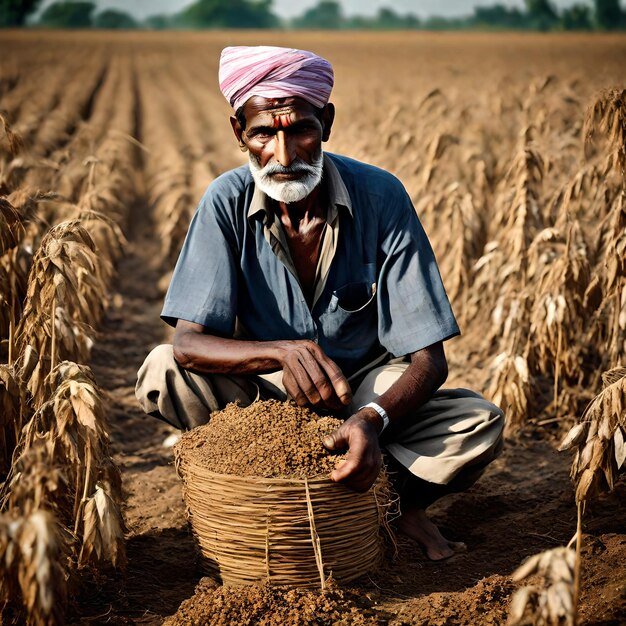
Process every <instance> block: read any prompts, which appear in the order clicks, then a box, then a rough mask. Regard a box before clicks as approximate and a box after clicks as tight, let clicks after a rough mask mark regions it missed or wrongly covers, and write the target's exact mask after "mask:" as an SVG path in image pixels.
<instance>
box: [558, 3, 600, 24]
mask: <svg viewBox="0 0 626 626" xmlns="http://www.w3.org/2000/svg"><path fill="white" fill-rule="evenodd" d="M561 26H562V27H563V29H564V30H591V29H592V27H593V24H592V21H591V9H590V8H589V7H588V6H587V5H585V4H574V5H572V6H571V7H567V8H566V9H563V12H562V13H561Z"/></svg>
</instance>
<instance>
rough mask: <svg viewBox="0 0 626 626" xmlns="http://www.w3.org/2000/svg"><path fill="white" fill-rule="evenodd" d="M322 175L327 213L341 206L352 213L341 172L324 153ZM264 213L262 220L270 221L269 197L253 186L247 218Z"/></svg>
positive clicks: (333, 211) (334, 211)
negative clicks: (325, 189)
mask: <svg viewBox="0 0 626 626" xmlns="http://www.w3.org/2000/svg"><path fill="white" fill-rule="evenodd" d="M323 168H324V170H323V171H324V177H325V181H326V185H327V188H328V199H329V207H328V208H329V214H332V213H336V210H337V207H339V206H343V207H345V208H346V209H348V213H350V215H352V201H351V200H350V194H349V193H348V189H347V187H346V184H345V183H344V182H343V179H342V178H341V174H340V173H339V170H338V169H337V166H336V165H335V164H334V163H333V160H332V159H331V158H330V157H329V156H328V155H327V154H326V153H324V163H323ZM261 212H262V213H263V214H264V222H265V223H267V222H268V221H270V217H272V216H273V213H272V211H271V206H270V198H269V197H268V196H266V195H265V194H264V193H263V192H262V191H261V190H260V189H259V188H258V187H256V186H255V188H254V193H253V194H252V201H251V202H250V207H249V208H248V220H251V219H253V218H254V217H255V216H256V215H258V214H259V213H261Z"/></svg>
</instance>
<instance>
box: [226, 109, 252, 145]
mask: <svg viewBox="0 0 626 626" xmlns="http://www.w3.org/2000/svg"><path fill="white" fill-rule="evenodd" d="M230 125H231V126H232V127H233V133H235V137H237V143H238V144H239V149H240V150H241V151H242V152H246V151H247V150H248V146H246V144H245V142H244V140H243V128H241V124H240V123H239V120H238V119H237V118H236V117H235V116H234V115H231V116H230Z"/></svg>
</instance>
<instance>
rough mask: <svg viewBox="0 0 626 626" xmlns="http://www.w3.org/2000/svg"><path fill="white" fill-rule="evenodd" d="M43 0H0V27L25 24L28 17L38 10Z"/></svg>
mask: <svg viewBox="0 0 626 626" xmlns="http://www.w3.org/2000/svg"><path fill="white" fill-rule="evenodd" d="M40 3H41V0H0V28H1V27H3V26H24V23H25V22H26V18H27V17H28V16H29V15H30V14H31V13H33V12H35V11H36V10H37V7H38V6H39V4H40Z"/></svg>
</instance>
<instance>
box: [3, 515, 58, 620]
mask: <svg viewBox="0 0 626 626" xmlns="http://www.w3.org/2000/svg"><path fill="white" fill-rule="evenodd" d="M68 566H69V535H68V533H67V532H66V531H65V530H64V529H63V528H62V527H61V526H60V524H59V523H58V521H57V519H56V518H55V516H54V515H53V514H51V513H50V512H48V511H43V510H40V511H35V512H33V513H32V514H30V515H28V516H25V517H20V518H14V517H9V516H3V517H1V518H0V570H1V574H2V576H1V578H2V585H1V586H0V594H1V595H2V599H3V601H4V602H10V603H11V604H13V607H14V608H18V610H19V605H20V604H21V605H22V608H23V613H22V615H21V619H23V620H24V621H23V622H21V623H24V624H28V625H29V626H30V625H32V626H53V625H56V624H62V623H63V622H64V612H65V607H66V604H67V580H68Z"/></svg>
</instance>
